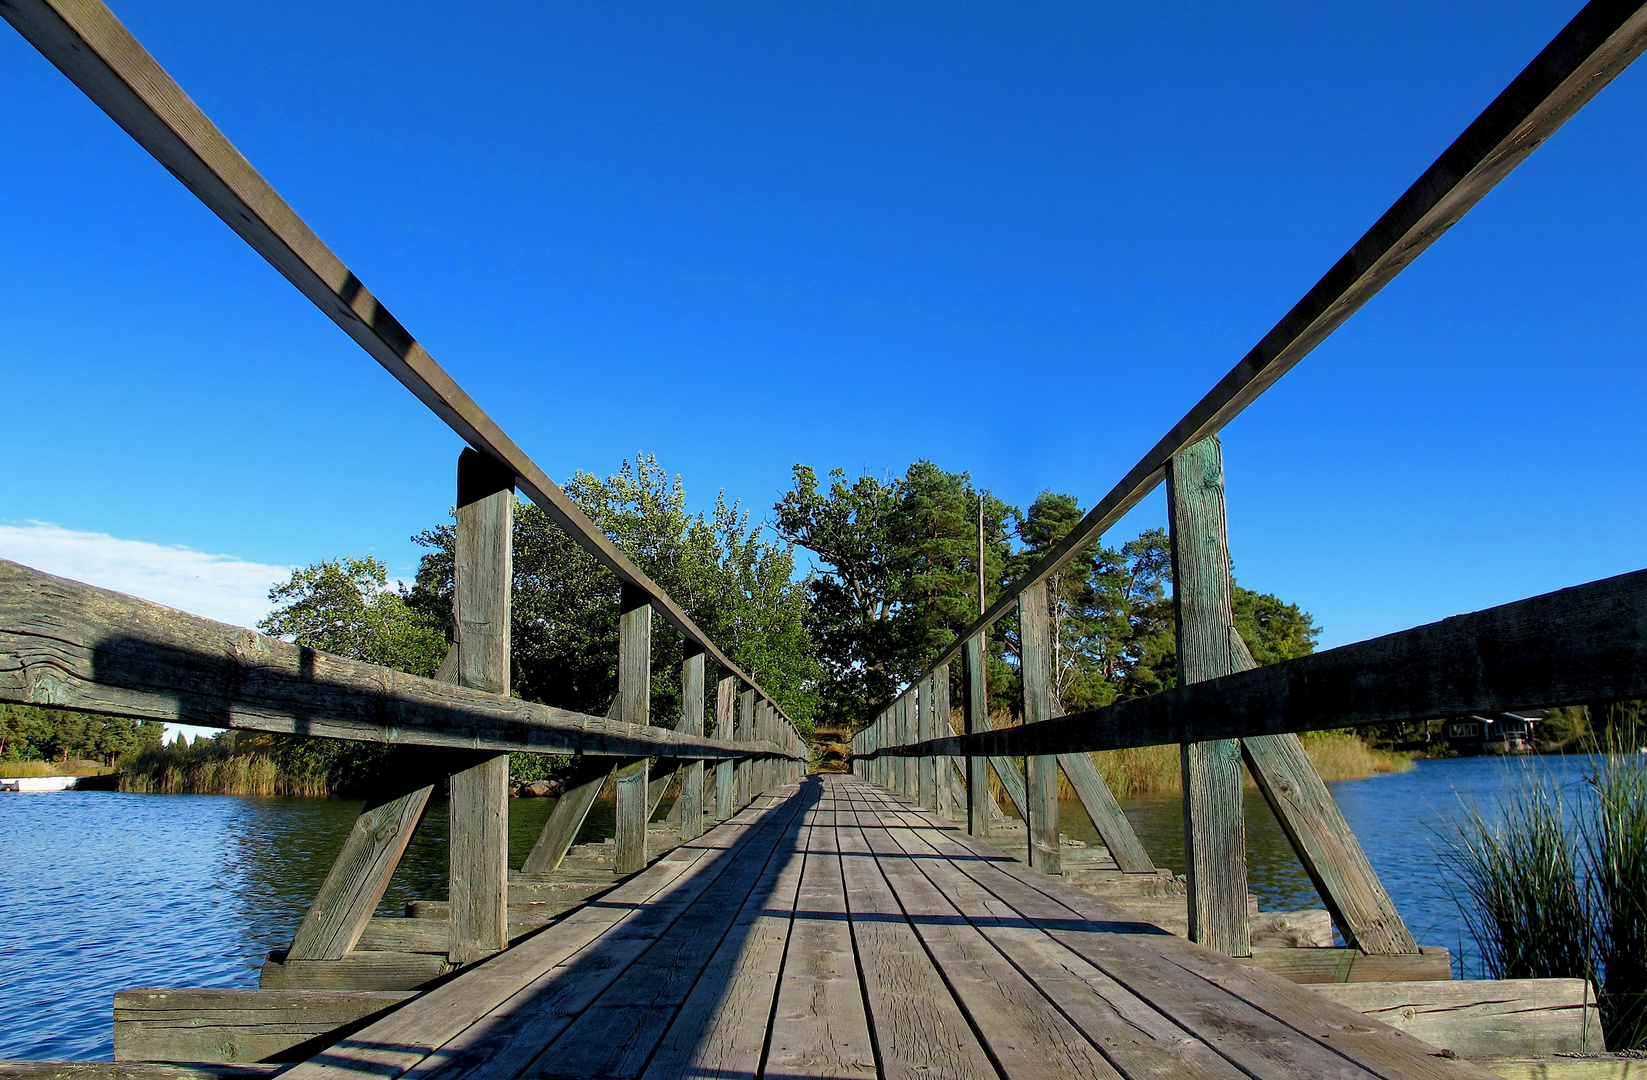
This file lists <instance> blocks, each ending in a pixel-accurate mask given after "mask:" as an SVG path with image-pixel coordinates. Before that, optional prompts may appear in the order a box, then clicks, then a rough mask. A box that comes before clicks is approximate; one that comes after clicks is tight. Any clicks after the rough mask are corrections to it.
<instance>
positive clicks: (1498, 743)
mask: <svg viewBox="0 0 1647 1080" xmlns="http://www.w3.org/2000/svg"><path fill="white" fill-rule="evenodd" d="M1543 719H1544V713H1543V711H1542V710H1540V709H1524V710H1522V711H1520V712H1495V713H1482V714H1478V715H1471V716H1455V717H1453V718H1452V719H1451V720H1448V721H1447V723H1446V726H1445V729H1444V730H1445V734H1446V738H1447V744H1448V745H1449V746H1451V747H1452V749H1453V751H1454V752H1455V753H1458V754H1462V755H1471V754H1528V753H1531V752H1532V751H1533V749H1534V748H1535V747H1534V733H1535V729H1536V728H1537V726H1538V724H1539V723H1540V722H1541V721H1542V720H1543Z"/></svg>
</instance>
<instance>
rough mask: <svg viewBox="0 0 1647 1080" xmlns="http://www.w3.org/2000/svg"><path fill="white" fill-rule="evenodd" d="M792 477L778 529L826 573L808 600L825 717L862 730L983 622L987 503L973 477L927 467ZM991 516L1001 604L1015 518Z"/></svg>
mask: <svg viewBox="0 0 1647 1080" xmlns="http://www.w3.org/2000/svg"><path fill="white" fill-rule="evenodd" d="M793 476H794V483H793V486H792V487H791V489H790V490H789V491H788V492H786V493H785V494H784V496H783V498H782V499H781V500H780V501H779V502H778V504H777V505H776V507H774V513H775V518H776V520H775V527H776V529H777V531H778V534H779V535H780V536H781V537H783V538H784V539H785V540H786V541H788V542H790V543H791V544H794V545H796V546H799V547H802V548H805V549H806V550H808V551H810V552H812V553H813V555H815V556H816V558H817V561H818V564H819V565H818V569H817V570H816V572H814V573H813V574H812V576H811V577H810V578H809V579H808V581H807V592H808V595H809V599H810V601H811V603H810V611H809V613H808V626H809V628H810V630H811V633H812V640H813V643H814V646H815V648H816V650H817V656H818V659H819V661H820V663H821V664H822V665H823V670H824V680H823V683H822V686H821V688H820V711H821V713H822V715H824V716H826V717H828V718H829V720H830V722H831V723H834V724H839V725H843V726H856V725H859V724H862V723H863V722H864V721H865V720H867V719H868V718H869V717H871V716H872V715H873V714H874V713H875V712H876V711H877V710H878V709H879V708H881V707H882V706H883V705H884V704H885V703H886V702H887V701H889V700H890V699H891V697H892V695H893V694H894V693H895V692H896V691H897V689H898V688H899V687H900V686H902V685H903V684H904V683H905V682H907V681H908V680H909V679H911V678H913V677H915V676H916V675H918V674H920V672H921V671H922V670H923V669H924V668H925V666H926V664H927V663H928V662H930V660H931V659H932V658H933V657H934V656H936V654H937V653H938V652H939V651H940V650H941V649H943V648H944V647H945V646H947V645H948V644H949V643H950V642H952V641H953V640H954V638H955V635H956V634H957V633H958V632H960V631H961V630H962V629H964V628H965V627H966V626H967V624H969V623H970V622H972V620H973V619H975V618H976V617H977V614H978V607H977V602H978V601H977V592H978V587H977V580H978V505H979V492H978V491H977V490H976V489H975V488H974V487H973V485H972V479H971V477H970V476H969V475H968V474H966V473H951V472H945V471H944V470H942V469H940V468H938V467H937V466H936V465H933V464H932V463H931V462H928V461H917V462H915V463H914V464H913V465H911V466H910V467H909V469H908V470H907V471H906V473H905V475H903V476H901V477H893V478H887V479H884V480H883V479H877V478H876V477H873V476H859V477H857V478H855V479H851V480H849V479H848V478H847V476H846V473H845V472H844V471H843V470H840V469H836V470H834V471H833V472H831V473H830V474H829V477H828V479H829V484H828V487H827V488H824V487H823V486H822V485H821V483H820V481H819V478H818V474H817V472H816V471H815V470H814V469H812V468H810V467H808V466H806V465H796V466H795V467H794V470H793ZM983 510H984V525H985V539H986V543H985V566H984V573H985V580H986V588H987V589H988V590H989V591H990V595H991V596H993V595H994V594H995V591H996V590H998V589H999V588H1000V585H1001V582H1002V580H1003V578H1004V575H1005V571H1006V566H1007V563H1008V561H1009V559H1010V555H1011V552H1010V548H1009V546H1008V543H1007V530H1006V524H1005V523H1006V521H1007V519H1008V517H1009V516H1010V515H1011V514H1012V508H1011V507H1009V506H1007V505H1006V504H1005V503H1003V502H1001V501H1000V500H999V499H996V498H994V497H993V496H991V495H988V494H987V493H985V494H984V495H983ZM998 648H999V646H998V645H997V649H998Z"/></svg>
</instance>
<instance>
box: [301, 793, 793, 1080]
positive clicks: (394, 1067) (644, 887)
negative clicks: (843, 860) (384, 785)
mask: <svg viewBox="0 0 1647 1080" xmlns="http://www.w3.org/2000/svg"><path fill="white" fill-rule="evenodd" d="M763 816H764V815H763V814H762V813H761V812H760V811H756V810H750V811H747V812H745V813H742V814H739V815H737V816H735V817H734V818H733V819H732V820H731V821H729V822H727V823H726V824H725V825H723V826H721V827H719V828H717V829H716V830H714V831H713V832H711V833H709V834H706V835H705V836H702V837H699V838H698V839H697V840H694V841H692V842H691V843H688V844H682V845H681V846H680V847H678V848H675V849H674V850H673V851H671V852H669V853H667V854H665V855H664V856H663V857H662V858H660V859H658V860H657V861H656V862H654V863H653V864H652V865H651V866H649V867H647V868H646V870H645V871H643V872H642V873H640V874H637V875H636V876H635V877H632V878H630V879H629V880H627V881H625V882H624V883H623V884H621V885H619V886H618V887H617V888H616V889H614V890H613V891H612V892H610V893H608V894H607V896H606V898H605V900H606V902H605V903H603V904H601V905H598V906H597V905H591V906H585V907H581V908H579V909H578V910H576V911H574V912H572V913H571V914H570V915H568V916H566V918H564V919H563V920H561V921H560V922H559V923H557V924H556V925H555V927H554V928H553V930H552V932H547V933H544V934H539V935H536V936H534V937H532V938H529V939H528V940H527V941H525V942H523V943H522V944H520V945H517V946H516V947H514V948H512V949H510V950H508V951H507V952H504V953H502V954H501V955H499V956H495V957H493V958H492V959H490V960H489V961H487V962H486V963H484V964H480V965H478V966H476V967H474V968H471V969H470V970H468V971H466V972H464V973H463V974H462V975H461V976H460V977H458V978H457V979H454V980H451V981H450V982H447V983H444V984H443V985H441V986H438V987H436V988H434V989H433V990H431V991H429V993H428V994H427V995H426V996H425V997H424V998H422V999H421V1000H420V1001H419V1002H417V1003H415V1005H416V1007H415V1008H413V1009H411V1010H405V1009H403V1010H401V1011H400V1012H397V1013H395V1014H392V1015H390V1016H388V1017H386V1018H384V1020H382V1021H380V1022H378V1023H375V1024H372V1025H369V1026H368V1027H366V1028H365V1029H363V1030H362V1031H361V1032H360V1033H359V1034H358V1035H357V1036H355V1037H354V1038H351V1039H348V1040H345V1041H344V1042H342V1043H340V1044H339V1045H338V1046H336V1047H333V1048H332V1050H331V1051H329V1052H328V1053H327V1054H326V1055H324V1056H322V1057H319V1058H315V1059H312V1060H310V1061H307V1062H304V1063H302V1064H300V1065H297V1066H294V1067H293V1069H292V1070H291V1072H290V1073H289V1074H288V1078H289V1080H320V1078H329V1080H348V1078H358V1077H359V1076H360V1075H361V1074H362V1073H370V1074H376V1075H380V1076H390V1077H392V1076H399V1075H402V1074H404V1073H406V1072H407V1071H408V1070H411V1069H413V1068H414V1067H416V1066H417V1065H418V1064H419V1063H420V1062H422V1061H423V1060H424V1059H425V1058H427V1057H429V1055H431V1054H433V1053H434V1052H435V1051H436V1050H438V1049H440V1048H441V1047H444V1046H448V1045H453V1044H455V1043H456V1042H457V1040H459V1038H460V1037H461V1036H463V1034H464V1033H465V1032H467V1031H471V1029H475V1030H474V1034H475V1035H476V1036H477V1037H478V1036H479V1035H480V1034H483V1033H484V1031H485V1022H486V1020H487V1018H488V1017H490V1016H493V1015H494V1014H503V1013H506V1012H507V1008H506V1007H507V1003H508V1002H510V1000H511V999H513V998H514V997H515V995H516V994H518V993H521V992H522V991H523V988H525V989H526V990H527V991H528V992H529V991H530V988H531V987H532V986H533V984H535V983H536V982H538V981H539V980H540V979H544V978H545V977H548V976H550V975H551V974H552V973H553V972H554V971H555V970H556V969H557V968H558V967H559V966H560V965H562V964H564V963H565V962H566V961H567V960H568V959H570V958H571V957H573V956H576V955H578V954H579V953H580V952H581V951H582V950H584V949H586V948H587V947H588V946H589V945H590V944H591V943H593V942H595V941H597V940H599V939H601V938H603V937H605V936H606V935H608V934H611V933H614V932H622V930H623V928H624V927H626V926H628V925H629V924H631V923H636V922H639V921H640V920H641V919H642V918H643V917H645V918H647V919H656V918H657V917H658V916H659V914H660V912H661V911H662V909H664V908H667V907H669V905H670V904H673V903H676V902H677V901H680V902H682V903H684V902H687V901H688V900H689V898H690V895H695V894H693V893H692V889H693V888H694V886H693V885H692V884H691V882H692V881H694V880H696V879H697V875H699V874H701V873H706V872H707V873H709V874H711V875H712V874H713V873H714V872H715V870H714V866H715V865H718V863H719V862H720V861H721V860H723V859H725V858H727V857H728V856H729V855H730V854H731V853H732V852H735V851H736V850H737V849H738V847H739V846H740V845H742V844H743V843H744V842H746V841H747V840H748V839H750V836H751V830H752V829H754V828H756V827H758V826H759V824H760V822H761V821H762V819H763ZM705 860H709V861H708V862H705ZM706 880H707V879H706ZM666 898H668V899H666ZM664 914H667V913H666V912H664ZM477 1024H478V1025H481V1026H480V1027H479V1028H476V1025H477ZM454 1056H455V1054H454Z"/></svg>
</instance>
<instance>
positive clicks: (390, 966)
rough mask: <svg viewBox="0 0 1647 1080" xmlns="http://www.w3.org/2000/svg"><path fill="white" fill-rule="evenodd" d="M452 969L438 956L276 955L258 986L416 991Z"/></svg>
mask: <svg viewBox="0 0 1647 1080" xmlns="http://www.w3.org/2000/svg"><path fill="white" fill-rule="evenodd" d="M448 970H450V967H449V965H448V964H447V963H446V957H444V956H441V955H438V954H435V953H411V952H408V953H397V952H384V951H376V952H352V953H350V954H349V955H347V956H344V957H341V958H339V959H337V960H286V959H285V958H284V954H282V953H275V954H274V955H273V956H271V957H270V958H269V959H268V960H266V961H264V962H263V970H262V971H261V972H260V973H259V977H258V986H259V987H261V988H262V989H264V990H415V989H417V988H418V987H421V986H423V985H424V984H425V983H427V982H429V981H430V980H432V979H437V978H439V977H440V976H442V975H444V974H445V973H446V972H447V971H448Z"/></svg>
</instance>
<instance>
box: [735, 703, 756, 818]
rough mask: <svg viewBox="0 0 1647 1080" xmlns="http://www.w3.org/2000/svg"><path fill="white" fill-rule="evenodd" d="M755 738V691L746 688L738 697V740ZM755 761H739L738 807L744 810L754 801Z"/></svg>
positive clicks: (745, 759)
mask: <svg viewBox="0 0 1647 1080" xmlns="http://www.w3.org/2000/svg"><path fill="white" fill-rule="evenodd" d="M754 738H755V691H754V690H752V689H751V690H745V691H744V692H743V694H742V695H741V696H740V697H739V698H738V741H739V742H750V741H752V740H753V739H754ZM754 769H755V763H754V762H753V761H751V760H750V759H749V758H743V759H741V760H739V762H738V809H739V810H742V809H743V808H744V807H746V806H748V805H749V804H750V803H751V802H753V801H754V798H755V793H754V792H753V791H752V790H750V789H751V787H752V786H753V784H754V782H755V777H754Z"/></svg>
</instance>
